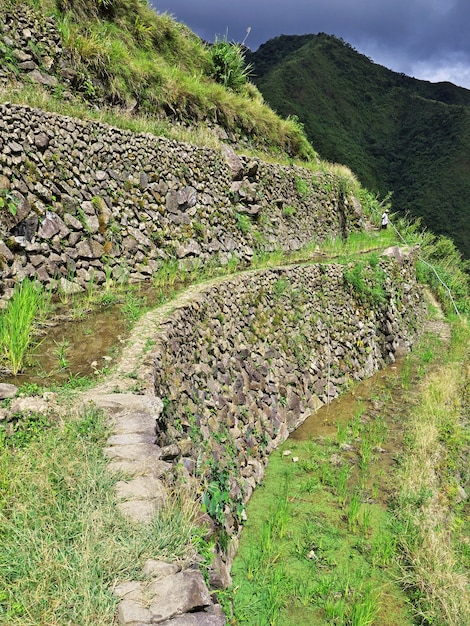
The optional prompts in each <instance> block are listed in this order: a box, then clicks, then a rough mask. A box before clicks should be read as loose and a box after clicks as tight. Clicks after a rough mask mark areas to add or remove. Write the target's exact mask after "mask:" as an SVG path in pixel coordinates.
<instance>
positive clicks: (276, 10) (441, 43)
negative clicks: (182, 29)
mask: <svg viewBox="0 0 470 626" xmlns="http://www.w3.org/2000/svg"><path fill="white" fill-rule="evenodd" d="M150 2H151V4H152V6H153V7H154V8H155V9H156V10H157V11H158V12H159V13H163V12H167V13H170V14H171V15H173V17H174V18H175V19H177V20H178V21H181V22H184V23H185V24H187V25H188V26H189V28H191V30H193V31H194V32H195V33H197V34H198V35H199V36H200V37H202V38H203V39H205V40H207V41H213V40H214V39H215V38H216V37H219V38H221V37H224V36H227V37H228V39H229V40H234V41H239V42H241V41H243V39H244V38H245V36H246V32H247V29H248V27H251V32H250V34H249V35H248V37H247V39H246V44H247V45H248V46H249V47H250V48H251V49H253V50H256V49H257V48H258V46H259V45H260V44H262V43H264V42H265V41H267V40H268V39H272V38H273V37H277V36H278V35H282V34H284V35H294V34H296V35H303V34H307V33H319V32H325V33H328V34H331V35H336V36H337V37H342V38H343V39H344V40H345V41H347V42H348V43H350V44H351V45H352V46H354V48H356V49H357V50H358V51H359V52H362V53H363V54H366V55H367V56H369V57H370V58H372V59H373V60H374V61H376V62H377V63H380V64H382V65H385V66H386V67H389V68H390V69H393V70H395V71H397V72H404V73H405V74H408V75H410V76H416V77H417V78H423V79H427V80H449V81H451V82H454V83H455V84H459V85H462V86H464V87H467V88H470V38H469V37H468V24H469V21H470V2H469V0H354V1H352V0H315V1H314V2H312V0H290V1H288V2H286V1H281V0H238V2H225V1H224V0H192V1H188V0H150Z"/></svg>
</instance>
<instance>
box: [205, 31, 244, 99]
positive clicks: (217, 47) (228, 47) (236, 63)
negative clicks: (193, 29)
mask: <svg viewBox="0 0 470 626" xmlns="http://www.w3.org/2000/svg"><path fill="white" fill-rule="evenodd" d="M210 56H211V60H212V65H213V70H212V75H213V76H214V78H215V80H216V81H217V82H218V83H220V84H221V85H223V86H224V87H226V88H227V89H232V90H233V91H236V92H241V91H243V89H245V88H246V85H247V82H248V76H249V75H250V67H249V66H247V65H246V63H245V54H244V51H243V47H242V45H241V44H237V43H231V42H229V41H227V39H216V41H215V43H214V44H213V45H212V46H211V47H210Z"/></svg>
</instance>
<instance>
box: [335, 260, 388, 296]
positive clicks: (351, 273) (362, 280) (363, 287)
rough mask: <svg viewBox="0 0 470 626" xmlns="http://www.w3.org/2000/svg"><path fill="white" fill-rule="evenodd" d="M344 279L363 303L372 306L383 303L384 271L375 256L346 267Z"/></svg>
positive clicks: (384, 294)
mask: <svg viewBox="0 0 470 626" xmlns="http://www.w3.org/2000/svg"><path fill="white" fill-rule="evenodd" d="M344 280H345V282H346V284H347V285H349V286H350V287H351V288H352V290H353V292H354V294H355V296H356V297H357V298H358V300H359V301H360V302H362V303H363V304H364V305H369V306H372V307H374V306H378V305H381V304H384V303H385V301H386V292H385V272H384V270H383V269H382V268H381V267H380V265H379V264H378V257H377V256H375V257H374V256H372V257H370V259H369V260H368V261H356V262H355V263H354V264H353V265H350V266H348V267H346V268H345V270H344Z"/></svg>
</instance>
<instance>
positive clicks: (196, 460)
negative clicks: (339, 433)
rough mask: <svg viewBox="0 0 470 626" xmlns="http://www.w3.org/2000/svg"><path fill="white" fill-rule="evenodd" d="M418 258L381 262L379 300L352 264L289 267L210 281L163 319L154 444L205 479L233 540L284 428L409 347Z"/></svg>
mask: <svg viewBox="0 0 470 626" xmlns="http://www.w3.org/2000/svg"><path fill="white" fill-rule="evenodd" d="M413 256H414V255H413V252H409V253H407V254H405V255H403V254H402V253H401V252H400V251H399V250H398V249H392V250H391V251H388V252H387V254H386V255H385V256H383V257H382V258H381V260H380V262H379V264H378V266H377V267H378V268H379V270H380V272H376V275H378V274H379V273H380V275H381V276H382V280H383V284H382V287H383V289H384V294H385V297H384V298H383V301H382V302H381V303H380V302H379V301H375V302H372V301H370V302H367V301H366V300H364V293H363V292H362V293H361V292H360V291H359V292H358V291H356V290H355V288H354V287H353V286H352V285H351V284H350V283H349V282H348V281H347V273H348V268H344V267H343V266H340V265H317V264H315V265H296V266H291V267H285V268H280V269H275V270H270V271H259V272H249V273H245V274H243V275H241V276H239V277H237V278H234V279H232V280H228V281H226V282H224V283H222V284H219V285H216V286H212V287H210V288H208V290H207V291H206V292H204V293H202V295H201V296H200V297H198V298H197V299H196V300H194V301H193V302H191V303H189V304H187V305H185V306H184V307H183V308H180V309H178V310H176V311H175V312H174V313H173V315H172V316H171V318H170V319H169V320H168V321H167V323H166V324H165V325H164V326H163V328H162V332H161V334H160V335H159V336H158V338H157V345H156V351H155V370H154V371H155V374H154V376H155V393H156V395H157V396H159V397H160V398H162V399H163V401H164V406H165V409H164V411H163V414H162V417H161V418H160V420H159V423H158V427H157V434H158V443H159V444H160V445H161V446H162V455H163V458H164V459H165V460H171V459H173V462H174V463H175V467H178V468H179V471H182V472H183V473H184V474H185V475H186V476H189V477H193V478H195V479H196V480H198V481H201V482H202V483H203V484H205V485H206V487H205V488H206V494H205V496H204V498H205V499H204V502H205V505H206V508H207V510H208V512H209V513H210V515H211V516H212V518H213V519H215V520H216V522H218V524H219V526H220V527H221V528H223V530H224V531H225V532H227V533H228V534H229V535H230V536H236V535H237V533H238V529H239V527H240V524H241V522H242V521H243V504H244V503H245V502H246V501H247V500H248V498H249V497H250V495H251V493H252V491H253V489H254V488H255V486H256V484H257V483H258V482H259V481H260V480H261V478H262V477H263V473H264V467H265V464H266V462H267V458H268V455H269V453H270V452H271V451H272V450H273V449H274V448H275V447H276V446H278V445H279V444H280V443H281V442H282V441H284V440H285V438H286V437H287V436H288V433H289V431H291V430H293V429H294V428H295V427H296V426H298V425H299V424H300V423H301V422H302V421H303V420H304V419H305V418H306V417H307V416H308V415H309V414H310V413H312V412H315V410H316V409H317V408H318V407H319V406H321V405H322V404H323V403H327V402H329V401H330V400H332V399H333V398H335V397H336V396H338V395H339V394H340V393H341V392H342V391H344V390H345V389H346V388H347V387H348V385H350V384H351V383H352V382H354V381H357V380H361V379H364V378H366V377H368V376H370V375H372V374H373V373H374V372H376V371H377V370H378V369H380V368H381V367H382V366H383V365H384V364H385V363H388V362H391V361H393V360H394V359H395V358H396V357H397V356H398V355H403V354H405V353H406V352H407V350H408V349H409V348H410V346H411V345H412V343H413V339H414V337H415V335H416V333H417V331H418V328H419V326H420V321H421V315H422V312H423V307H422V298H421V292H420V288H419V287H418V285H417V283H416V279H415V272H414V261H413ZM349 269H351V268H349ZM366 274H367V272H366V271H365V270H364V277H365V280H368V279H367V277H366Z"/></svg>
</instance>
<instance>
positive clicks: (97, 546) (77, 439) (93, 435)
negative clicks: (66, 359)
mask: <svg viewBox="0 0 470 626" xmlns="http://www.w3.org/2000/svg"><path fill="white" fill-rule="evenodd" d="M46 421H47V423H46ZM107 436H108V431H107V426H106V422H105V418H104V416H103V415H102V414H101V413H100V412H99V411H97V410H95V409H94V408H91V407H90V408H87V409H86V410H84V411H83V412H81V413H80V414H79V415H78V416H74V414H73V412H72V411H71V412H70V413H67V414H66V417H65V418H64V419H59V418H57V417H55V416H50V417H47V418H46V417H45V416H42V417H36V416H34V415H30V416H29V417H28V418H27V419H26V421H23V426H22V427H21V428H20V427H19V428H18V429H17V430H15V431H14V432H13V433H10V434H8V433H6V432H4V431H1V432H0V564H1V567H0V622H1V623H4V624H9V625H11V626H14V625H15V624H16V625H20V624H22V625H24V624H51V625H53V624H57V625H59V624H68V623H71V624H72V623H73V624H83V625H85V624H90V625H91V624H93V626H99V625H102V626H105V625H106V626H108V625H109V624H111V623H112V622H113V620H114V615H115V605H116V601H117V600H116V598H114V597H113V595H112V588H113V585H114V584H115V581H116V580H126V579H129V578H132V577H134V579H138V578H139V576H140V575H141V569H142V566H143V564H144V562H145V560H146V559H147V558H150V557H152V558H161V559H177V560H181V561H184V560H187V559H191V558H194V556H195V554H196V551H197V546H200V545H202V544H201V541H202V535H203V534H204V533H203V531H202V529H200V528H199V527H198V525H197V522H196V517H197V507H196V505H195V502H196V500H195V498H194V497H193V496H191V494H189V493H188V492H185V491H184V490H183V491H180V492H179V495H174V496H170V498H169V499H168V500H167V502H166V504H165V505H164V506H163V508H162V509H161V511H160V512H159V513H158V514H157V515H156V516H155V519H154V521H153V522H152V523H151V524H149V525H146V524H142V525H135V524H132V523H131V522H130V521H128V520H127V519H125V518H124V517H121V516H120V515H119V513H118V511H117V509H116V502H115V500H114V496H113V495H112V494H113V493H114V485H115V483H116V481H117V479H118V477H115V478H111V477H110V475H109V473H108V472H107V471H106V470H105V466H106V459H105V457H104V455H103V446H104V445H105V442H106V438H107ZM204 532H205V531H204Z"/></svg>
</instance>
